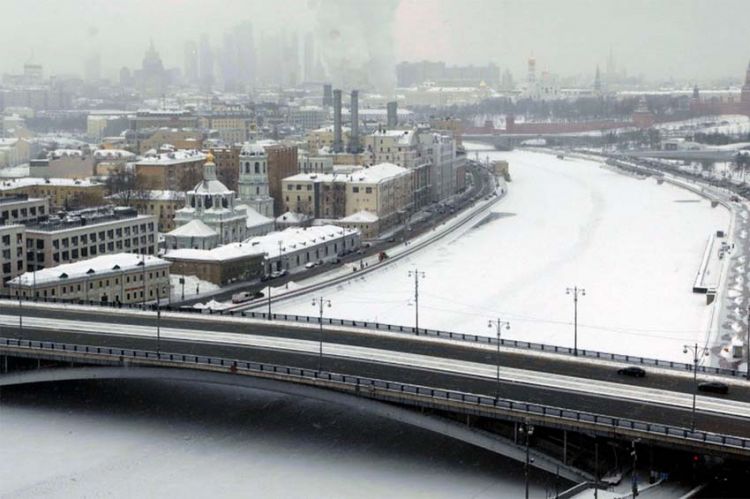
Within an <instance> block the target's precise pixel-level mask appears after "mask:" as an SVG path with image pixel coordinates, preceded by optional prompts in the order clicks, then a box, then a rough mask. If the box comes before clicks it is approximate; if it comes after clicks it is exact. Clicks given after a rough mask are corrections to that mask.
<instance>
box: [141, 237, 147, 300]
mask: <svg viewBox="0 0 750 499" xmlns="http://www.w3.org/2000/svg"><path fill="white" fill-rule="evenodd" d="M141 264H142V265H143V301H142V304H141V306H142V308H143V310H146V250H145V249H144V250H143V254H142V256H141Z"/></svg>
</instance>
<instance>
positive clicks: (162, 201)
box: [107, 190, 185, 232]
mask: <svg viewBox="0 0 750 499" xmlns="http://www.w3.org/2000/svg"><path fill="white" fill-rule="evenodd" d="M107 200H108V201H112V202H113V203H115V204H118V205H120V206H130V207H132V208H135V209H136V210H138V213H140V214H141V215H151V216H153V217H155V218H156V219H157V221H158V222H159V223H158V229H159V232H169V231H171V230H174V229H175V227H176V225H175V221H174V218H175V213H176V212H177V210H179V209H181V208H184V207H185V193H184V192H181V191H155V190H154V191H148V190H147V191H136V192H118V193H116V194H113V195H111V196H108V197H107Z"/></svg>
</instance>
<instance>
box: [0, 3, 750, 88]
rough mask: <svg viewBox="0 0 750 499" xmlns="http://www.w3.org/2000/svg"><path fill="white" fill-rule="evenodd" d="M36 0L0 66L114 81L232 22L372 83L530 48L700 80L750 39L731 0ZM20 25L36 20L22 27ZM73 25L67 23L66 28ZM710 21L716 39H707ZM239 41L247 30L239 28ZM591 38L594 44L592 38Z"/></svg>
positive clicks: (563, 66)
mask: <svg viewBox="0 0 750 499" xmlns="http://www.w3.org/2000/svg"><path fill="white" fill-rule="evenodd" d="M686 3H687V4H690V8H686ZM38 4H39V7H40V8H42V9H46V10H48V11H50V12H52V13H54V14H55V15H50V16H44V17H43V18H38V17H37V16H36V11H35V10H32V9H26V7H27V5H26V4H23V3H21V2H20V1H16V0H12V1H11V2H10V3H9V5H7V6H6V12H8V13H10V15H11V16H12V17H14V18H16V19H18V21H19V22H17V23H14V25H12V26H10V27H8V28H7V29H5V30H4V31H3V33H1V34H0V41H2V42H3V46H5V47H12V48H10V49H6V51H5V53H4V57H3V58H2V61H0V72H1V73H11V74H12V73H19V72H20V71H21V69H22V66H23V64H24V63H26V62H34V63H38V64H42V65H43V66H44V68H45V74H47V75H50V74H74V75H84V74H89V75H90V74H101V75H102V76H104V77H108V78H111V79H113V80H114V79H116V78H117V75H118V72H119V70H120V68H122V67H123V66H126V67H129V68H131V69H133V68H136V67H138V66H139V65H140V62H141V60H142V58H143V55H144V53H145V52H146V50H147V49H148V47H149V42H150V40H153V41H154V44H155V47H156V50H157V51H158V52H159V54H160V55H161V57H162V60H163V62H164V65H165V67H168V68H171V67H178V68H180V70H181V71H184V70H185V64H184V60H185V43H186V42H188V41H194V42H196V43H198V42H199V41H200V39H201V38H202V37H205V39H206V40H207V43H208V44H209V45H210V46H211V48H212V50H213V51H214V52H221V51H222V50H224V51H226V48H227V46H228V45H227V43H228V40H227V37H228V36H229V37H230V38H231V37H232V36H235V37H237V35H236V30H237V27H238V26H242V25H248V24H251V25H252V29H251V31H250V32H251V33H252V34H251V35H250V36H252V37H254V38H253V40H254V43H255V49H256V51H258V54H257V55H258V60H259V61H260V60H262V59H263V52H265V51H266V50H265V49H264V48H263V46H262V39H263V38H269V37H270V38H275V37H280V36H281V37H283V36H286V37H292V36H295V35H296V36H297V44H296V49H297V50H296V52H297V53H296V55H294V57H296V58H297V61H298V65H299V68H298V69H297V70H296V71H298V73H299V74H297V75H296V76H297V77H298V78H300V77H303V76H304V68H305V67H308V68H309V67H310V66H309V62H307V61H304V60H303V59H304V57H306V56H305V55H304V52H303V51H304V47H305V46H306V41H307V40H312V41H313V43H314V45H315V48H316V51H317V53H318V55H319V60H320V62H321V64H322V66H324V67H325V68H326V70H327V72H328V73H333V75H334V79H335V75H336V74H337V73H341V74H343V73H344V71H343V69H342V68H344V67H348V66H350V65H351V63H352V62H354V63H357V64H362V65H366V66H368V67H370V68H373V69H371V73H372V74H369V75H368V77H369V78H370V79H375V80H377V84H376V86H379V87H382V86H385V87H387V86H389V85H390V84H392V83H393V81H395V76H394V75H393V74H392V73H393V71H391V70H390V69H389V68H390V67H395V65H396V64H397V63H398V62H401V61H419V60H432V61H445V62H446V63H447V64H450V65H457V64H460V65H462V64H476V65H482V64H487V63H489V62H492V63H494V64H497V65H498V66H500V67H501V68H503V69H509V70H510V71H511V72H512V73H513V74H514V76H515V77H520V76H522V75H523V74H524V73H525V67H526V61H527V59H528V58H529V57H534V58H535V59H536V60H537V67H538V69H539V70H540V71H550V72H553V73H556V74H559V75H562V76H575V75H587V74H591V75H592V78H593V74H594V71H595V67H596V66H597V65H599V66H601V67H602V69H603V68H604V67H605V64H606V61H607V57H608V54H609V53H610V51H612V52H613V53H614V56H615V59H616V61H617V67H618V68H619V69H626V70H627V71H628V74H630V75H633V76H637V75H642V76H644V77H645V78H646V79H649V80H652V81H653V80H656V81H664V80H668V79H670V78H674V79H677V80H684V81H708V80H718V79H723V78H730V79H737V77H738V75H741V74H742V71H743V69H744V67H745V66H746V65H747V61H748V59H750V44H746V43H744V40H743V36H742V33H743V29H742V28H743V26H742V24H743V23H742V19H744V18H745V17H746V16H745V15H743V12H744V13H745V14H750V5H748V4H747V3H745V2H741V1H739V0H725V1H723V2H721V5H722V7H723V8H722V9H716V8H715V3H712V2H707V1H703V0H691V1H690V2H683V3H680V8H677V7H676V5H675V4H674V2H662V3H660V4H653V3H649V2H644V1H636V2H629V3H628V4H627V5H622V4H620V3H618V2H610V1H604V2H590V1H587V0H576V1H573V2H565V3H564V5H560V4H559V3H557V2H548V1H542V0H538V1H532V2H516V1H505V2H502V3H497V2H491V1H487V0H472V1H470V2H462V3H460V4H459V3H458V2H451V1H450V0H389V1H388V2H382V3H381V2H379V3H377V4H376V5H370V4H365V3H363V2H354V1H346V0H308V1H303V0H295V1H291V2H286V3H283V4H281V5H279V6H274V9H268V8H267V4H266V3H265V2H249V3H244V2H239V1H237V0H224V1H223V2H221V5H220V7H216V6H215V5H213V6H209V5H205V4H202V3H201V2H197V1H195V0H158V1H156V2H150V3H149V2H145V1H143V0H131V1H128V2H124V5H122V6H120V7H113V9H109V10H108V12H107V15H106V16H98V17H97V16H92V17H90V18H88V19H90V20H86V21H83V22H81V21H80V19H79V16H80V11H81V10H83V11H91V12H96V8H97V6H96V2H95V1H93V0H85V1H84V2H76V4H75V5H76V8H75V9H72V8H70V7H72V4H71V2H70V1H68V0H62V1H59V2H51V1H50V0H39V1H38ZM647 4H648V9H646V8H645V7H646V5H647ZM732 13H734V14H736V15H730V14H732ZM477 19H482V20H481V21H478V20H477ZM30 25H33V26H34V27H35V29H33V30H28V29H24V28H23V27H24V26H30ZM14 26H18V27H19V28H14ZM61 26H63V27H62V28H61ZM71 26H75V29H66V27H71ZM719 30H721V34H722V36H721V37H718V36H714V35H713V34H714V33H717V32H718V31H719ZM43 32H48V33H50V34H51V33H54V36H55V37H57V39H58V41H57V42H56V43H55V44H48V43H47V42H46V39H47V38H46V37H44V36H39V35H40V33H43ZM232 33H235V35H232ZM581 33H586V36H582V35H581ZM242 39H243V40H248V39H250V38H249V37H248V35H247V34H245V35H244V38H242ZM592 39H593V40H599V42H600V43H598V44H597V43H594V44H593V45H592V43H591V40H592ZM708 40H710V42H711V43H707V42H708ZM231 43H233V42H231V41H230V43H229V45H231ZM238 46H239V45H238ZM199 50H200V49H199ZM236 54H237V53H236ZM644 54H646V57H644ZM289 57H290V55H289V53H288V52H287V54H286V58H289ZM95 60H97V62H96V63H95V64H92V61H95ZM216 64H221V63H220V61H216ZM225 64H226V63H225ZM227 70H228V69H227ZM227 70H225V71H227ZM228 71H229V72H230V73H231V70H228ZM240 73H241V71H240ZM235 76H236V75H235Z"/></svg>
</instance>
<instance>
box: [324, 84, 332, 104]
mask: <svg viewBox="0 0 750 499" xmlns="http://www.w3.org/2000/svg"><path fill="white" fill-rule="evenodd" d="M332 88H333V87H332V86H331V84H330V83H325V84H324V85H323V107H331V106H332V105H333V91H332V90H331V89H332Z"/></svg>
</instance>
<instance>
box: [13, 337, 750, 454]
mask: <svg viewBox="0 0 750 499" xmlns="http://www.w3.org/2000/svg"><path fill="white" fill-rule="evenodd" d="M3 345H4V346H6V347H15V348H19V349H28V350H44V351H47V352H61V353H62V352H65V353H68V354H70V353H73V354H76V353H79V354H82V355H97V356H104V357H111V358H113V360H115V361H116V362H118V363H119V362H125V361H137V360H141V359H142V360H146V361H158V362H160V363H171V364H174V365H175V366H181V367H185V366H187V367H198V368H204V369H205V368H210V369H216V368H225V369H227V370H228V372H229V373H238V372H246V373H260V374H274V375H282V376H284V377H287V378H291V379H292V380H296V381H298V382H309V381H313V382H315V381H325V382H326V385H327V386H329V387H332V388H334V389H336V388H338V389H341V390H345V391H349V392H351V391H354V392H355V393H357V394H359V395H363V396H368V397H372V398H379V399H387V400H393V401H400V402H403V403H410V402H413V401H414V398H415V397H417V398H427V399H430V400H433V401H436V402H439V401H444V402H449V403H450V402H460V403H461V404H463V405H464V406H468V407H466V408H467V409H470V410H472V411H479V412H482V413H484V414H487V415H489V416H491V415H493V414H497V411H506V412H512V413H516V414H519V413H520V414H521V415H526V416H539V417H543V418H549V419H552V420H559V421H565V422H568V423H587V424H593V425H596V426H598V427H600V428H603V429H605V430H606V431H612V430H615V431H616V430H618V429H621V430H630V431H636V432H640V433H643V434H648V435H651V436H662V437H671V438H676V439H679V440H683V441H685V442H691V443H699V444H713V445H716V446H720V447H726V448H733V449H741V450H748V451H750V439H747V438H743V437H737V436H732V435H722V434H718V433H712V432H705V431H700V430H695V431H692V430H690V429H687V428H683V427H678V426H670V425H664V424H658V423H649V422H644V421H637V420H631V419H625V418H616V417H612V416H606V415H602V414H596V413H591V412H585V411H577V410H573V409H564V408H560V407H554V406H548V405H543V404H536V403H529V402H520V401H516V400H510V399H501V398H496V397H488V396H485V395H477V394H472V393H466V392H460V391H456V390H446V389H440V388H432V387H427V386H421V385H412V384H406V383H399V382H396V381H386V380H382V379H375V378H367V377H362V376H355V375H349V374H339V373H332V372H324V371H318V370H313V369H304V368H300V367H290V366H282V365H276V364H268V363H259V362H249V361H243V360H237V359H228V358H222V357H211V356H204V355H189V354H177V353H168V352H161V353H158V352H155V351H149V350H135V349H128V348H111V347H99V346H91V345H78V344H72V343H59V342H52V341H37V340H21V339H16V338H0V346H3ZM376 391H377V393H376Z"/></svg>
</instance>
